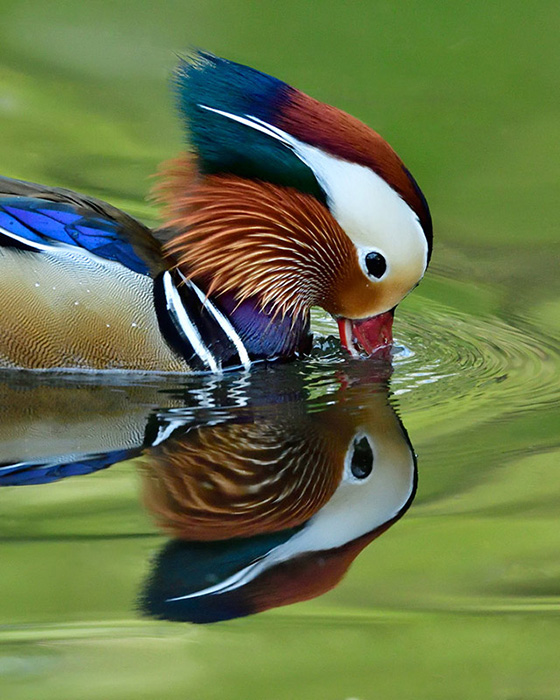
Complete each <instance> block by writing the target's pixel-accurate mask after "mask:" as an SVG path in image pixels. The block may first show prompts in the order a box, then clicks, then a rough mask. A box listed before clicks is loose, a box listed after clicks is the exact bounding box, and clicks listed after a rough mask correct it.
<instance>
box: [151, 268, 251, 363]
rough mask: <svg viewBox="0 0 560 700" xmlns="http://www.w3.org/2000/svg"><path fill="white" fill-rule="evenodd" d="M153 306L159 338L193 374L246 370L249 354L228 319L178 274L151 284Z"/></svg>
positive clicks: (199, 290) (163, 274) (195, 287)
mask: <svg viewBox="0 0 560 700" xmlns="http://www.w3.org/2000/svg"><path fill="white" fill-rule="evenodd" d="M154 303H155V308H156V313H157V317H158V322H159V326H160V330H161V332H162V334H163V336H164V337H165V339H166V340H167V342H168V343H169V344H170V345H171V347H172V348H173V349H174V350H175V351H176V352H178V353H179V354H180V355H181V356H182V357H184V358H185V360H186V361H187V362H188V364H189V365H190V366H191V367H192V368H193V369H194V370H199V371H206V372H208V371H210V372H221V371H222V370H224V369H226V368H227V369H232V368H234V367H244V368H245V369H249V368H250V366H251V360H250V358H249V353H248V352H247V350H246V348H245V346H244V345H243V342H242V340H241V338H240V337H239V334H238V333H237V331H236V330H235V328H234V327H233V325H232V324H231V322H230V321H229V319H228V318H227V317H226V316H225V315H224V314H223V313H222V312H221V311H220V310H219V309H218V308H217V306H216V305H215V304H214V303H213V302H212V301H211V299H208V298H207V297H206V295H205V294H204V292H203V291H202V290H201V289H199V287H197V286H196V285H195V284H194V283H193V282H191V281H190V280H188V279H186V278H185V277H184V276H183V275H182V274H181V273H180V272H179V271H174V272H170V271H166V272H164V273H162V274H161V275H159V277H158V278H157V279H156V280H155V283H154Z"/></svg>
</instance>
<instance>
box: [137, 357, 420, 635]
mask: <svg viewBox="0 0 560 700" xmlns="http://www.w3.org/2000/svg"><path fill="white" fill-rule="evenodd" d="M365 364H366V363H364V364H363V365H362V372H361V374H358V375H357V376H356V374H355V375H354V376H348V375H341V376H340V378H339V382H340V388H339V390H338V391H337V392H336V393H335V394H331V395H328V396H327V397H325V396H323V397H322V398H321V399H320V400H317V401H313V400H308V401H307V402H302V401H301V397H299V399H298V398H297V395H296V396H295V397H292V399H293V400H291V401H283V402H281V403H277V404H276V405H274V407H271V406H267V407H262V408H261V409H260V410H256V411H254V412H253V413H246V412H242V413H241V414H240V415H238V416H237V417H236V419H233V420H231V421H228V422H225V423H223V424H217V425H201V426H196V427H194V428H188V427H186V428H185V429H184V430H181V429H179V430H178V431H177V433H175V434H174V435H173V436H172V437H169V438H168V439H167V440H165V441H164V442H162V443H161V444H159V445H157V446H156V447H153V448H151V449H150V450H148V452H147V454H146V456H145V465H144V492H145V502H146V504H147V506H148V508H149V510H150V511H151V512H152V513H153V514H154V516H155V518H156V521H157V522H158V524H159V525H160V526H161V527H162V528H163V529H164V530H165V531H166V532H168V533H169V534H170V535H172V537H173V538H174V539H172V540H171V541H170V542H169V543H168V544H167V546H165V547H164V549H163V551H162V552H161V553H160V554H159V555H158V556H157V558H156V559H155V561H154V564H153V571H152V574H151V577H150V579H149V581H148V583H147V585H146V588H145V591H144V593H143V595H142V602H141V604H142V608H143V610H144V611H146V612H147V613H149V614H151V615H155V616H158V617H162V618H165V619H169V620H185V621H186V620H188V621H191V622H213V621H217V620H224V619H228V618H233V617H241V616H244V615H249V614H252V613H256V612H260V611H263V610H267V609H269V608H273V607H277V606H280V605H287V604H290V603H295V602H298V601H302V600H306V599H309V598H313V597H315V596H318V595H320V594H322V593H324V592H326V591H327V590H329V589H331V588H332V587H333V586H335V585H336V584H337V583H338V582H339V581H340V579H341V578H342V576H343V575H344V574H345V572H346V570H347V569H348V567H349V566H350V564H351V562H352V561H353V560H354V559H355V557H356V556H357V555H358V554H359V552H360V551H361V550H362V549H363V548H364V547H365V546H366V545H368V544H369V543H370V542H371V541H372V540H373V539H375V538H376V537H378V536H379V535H380V534H381V533H382V532H384V531H385V530H387V529H388V528H389V527H390V526H391V525H392V524H393V523H394V522H395V521H396V520H398V518H399V517H401V516H402V515H403V513H404V512H405V511H406V509H407V508H408V506H409V505H410V503H411V501H412V498H413V496H414V492H415V486H416V464H415V458H414V453H413V450H412V448H411V445H410V443H409V441H408V438H407V435H406V432H405V431H404V429H403V427H402V424H401V422H400V421H399V419H398V417H397V415H396V413H395V411H394V410H393V408H392V407H391V405H390V403H389V401H388V390H387V381H386V378H387V372H379V367H377V372H373V373H371V372H369V373H364V371H363V367H364V366H365ZM385 369H386V368H385Z"/></svg>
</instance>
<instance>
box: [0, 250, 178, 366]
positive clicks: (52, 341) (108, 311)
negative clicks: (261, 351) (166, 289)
mask: <svg viewBox="0 0 560 700" xmlns="http://www.w3.org/2000/svg"><path fill="white" fill-rule="evenodd" d="M0 295H1V298H2V305H3V308H4V309H9V312H8V313H6V312H4V313H3V314H2V315H1V317H0V367H19V368H29V369H48V368H78V369H80V368H81V369H129V370H144V371H176V372H184V371H188V366H187V365H186V363H185V362H184V361H182V360H181V359H180V358H178V357H177V356H176V355H175V354H174V353H173V352H172V351H171V350H170V349H169V347H168V346H167V344H166V342H165V341H164V339H163V337H162V336H161V333H160V331H159V327H158V323H157V318H156V315H155V311H154V307H153V301H152V280H151V279H150V278H149V277H147V276H145V275H139V274H136V273H134V272H132V271H130V270H128V269H127V268H125V267H123V266H122V265H120V264H118V263H114V262H111V261H108V260H103V259H101V258H94V257H86V256H84V255H83V254H82V253H80V252H77V253H73V252H72V251H68V252H64V253H58V254H57V255H50V254H48V253H42V254H40V255H38V254H35V253H27V252H23V251H20V250H15V249H13V248H4V249H0Z"/></svg>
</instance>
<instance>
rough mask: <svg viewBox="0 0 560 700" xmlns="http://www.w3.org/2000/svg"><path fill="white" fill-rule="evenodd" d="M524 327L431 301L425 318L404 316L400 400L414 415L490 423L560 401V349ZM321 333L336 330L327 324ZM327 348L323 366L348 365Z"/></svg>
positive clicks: (398, 337) (398, 331)
mask: <svg viewBox="0 0 560 700" xmlns="http://www.w3.org/2000/svg"><path fill="white" fill-rule="evenodd" d="M516 323H517V325H516V326H513V325H509V324H508V323H506V322H504V321H503V320H500V319H497V318H477V317H475V316H471V315H469V314H466V313H463V312H460V311H457V310H456V309H453V308H449V307H447V306H444V305H442V304H438V303H436V302H431V301H429V300H425V301H423V304H422V314H421V315H412V314H410V313H409V312H408V313H407V312H406V311H404V312H400V313H399V315H398V316H397V320H396V321H395V349H394V358H393V365H394V373H393V376H392V379H391V388H392V393H393V394H394V395H395V396H398V397H401V398H399V403H401V404H406V408H407V411H414V412H416V411H422V410H425V409H427V408H430V416H431V419H434V418H435V417H436V414H439V416H440V417H442V418H443V417H446V418H447V417H453V418H454V419H456V418H457V415H458V414H461V413H464V412H467V411H468V412H472V411H477V414H478V416H479V417H480V418H487V417H490V416H497V415H499V414H501V413H506V412H508V413H509V412H511V411H523V410H529V409H531V410H534V409H536V408H538V407H540V406H543V405H546V404H551V403H554V402H557V401H558V400H559V399H560V383H559V382H558V374H559V371H560V356H559V353H558V350H557V343H556V342H555V340H554V339H553V338H550V337H548V336H546V335H545V334H544V333H543V331H542V329H538V330H535V329H534V328H532V327H531V326H530V324H529V322H526V321H525V320H524V319H516ZM316 326H317V328H318V330H319V332H323V333H324V332H328V331H330V324H329V322H328V321H327V320H326V319H325V318H320V319H318V322H317V324H316ZM332 332H333V333H335V332H336V331H335V330H334V326H333V330H332ZM319 349H320V353H321V355H322V358H321V364H322V363H325V362H328V363H329V364H331V365H332V363H335V362H343V361H344V360H343V359H342V358H341V355H340V354H339V353H338V352H336V350H335V349H334V347H329V343H328V341H324V340H323V341H319ZM354 361H355V360H354ZM364 361H366V362H367V361H369V360H364ZM420 387H421V390H419V389H420ZM434 411H435V412H436V413H435V414H434Z"/></svg>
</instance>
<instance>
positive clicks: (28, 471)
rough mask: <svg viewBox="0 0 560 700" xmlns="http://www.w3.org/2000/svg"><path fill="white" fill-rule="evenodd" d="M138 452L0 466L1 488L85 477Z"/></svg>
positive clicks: (119, 451) (125, 451)
mask: <svg viewBox="0 0 560 700" xmlns="http://www.w3.org/2000/svg"><path fill="white" fill-rule="evenodd" d="M137 452H138V450H135V449H133V450H115V451H113V452H107V453H105V454H99V455H82V456H81V457H80V458H78V459H76V461H70V462H57V461H56V460H54V461H50V462H49V461H44V462H21V463H19V464H12V465H3V466H2V465H0V487H2V486H28V485H32V484H49V483H51V482H53V481H60V480H61V479H66V478H68V477H70V476H83V475H84V474H92V473H93V472H97V471H100V470H101V469H107V468H108V467H110V466H112V465H113V464H115V463H116V462H122V461H123V460H125V459H127V458H129V457H132V456H134V454H136V453H137Z"/></svg>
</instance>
